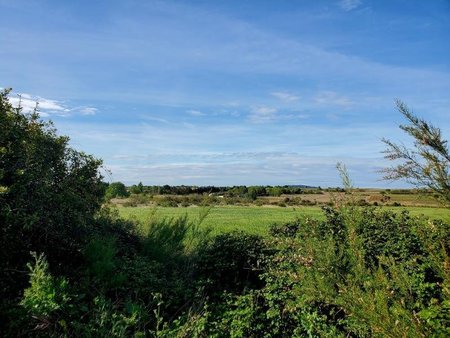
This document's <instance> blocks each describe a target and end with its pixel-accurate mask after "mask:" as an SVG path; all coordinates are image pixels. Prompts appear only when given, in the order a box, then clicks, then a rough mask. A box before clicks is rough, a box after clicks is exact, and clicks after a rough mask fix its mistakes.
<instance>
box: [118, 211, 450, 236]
mask: <svg viewBox="0 0 450 338" xmlns="http://www.w3.org/2000/svg"><path fill="white" fill-rule="evenodd" d="M383 208H385V209H390V210H393V211H395V212H401V211H402V210H408V211H409V212H410V214H411V215H412V216H425V217H429V218H432V219H443V220H445V221H450V212H449V210H448V209H445V208H438V207H407V208H405V207H383ZM202 209H204V208H202V207H196V206H194V207H188V208H179V207H148V206H141V207H119V208H118V210H119V213H120V215H121V216H122V217H124V218H126V219H136V220H138V221H140V222H145V221H148V220H149V219H151V218H164V217H168V218H174V217H180V216H183V215H187V217H188V219H189V220H191V221H194V222H195V221H196V220H198V217H199V214H200V212H201V210H202ZM302 217H311V218H319V219H323V218H324V216H323V212H322V210H321V208H320V207H319V206H298V207H284V208H283V207H276V206H272V207H267V206H262V207H257V206H213V207H210V208H209V212H208V215H207V217H206V218H205V219H204V221H203V222H202V226H204V227H210V228H211V229H212V233H213V234H217V233H222V232H230V231H233V230H242V231H245V232H248V233H251V234H260V235H264V234H267V230H268V228H269V226H270V225H272V224H274V223H283V222H289V221H293V220H295V219H296V218H302Z"/></svg>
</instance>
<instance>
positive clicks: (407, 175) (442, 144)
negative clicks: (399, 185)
mask: <svg viewBox="0 0 450 338" xmlns="http://www.w3.org/2000/svg"><path fill="white" fill-rule="evenodd" d="M396 104H397V109H398V110H399V111H400V113H402V114H403V116H404V117H405V118H406V119H407V121H408V124H407V125H400V129H402V130H403V131H404V132H406V133H407V134H408V135H410V136H411V137H412V138H413V139H414V147H412V148H408V147H407V146H405V145H403V144H396V143H393V142H391V141H390V140H387V139H383V142H384V143H385V144H386V145H387V149H386V150H385V151H384V153H385V154H386V155H385V158H387V159H389V160H392V161H395V162H397V163H398V164H396V165H394V166H392V167H390V168H387V169H384V170H383V172H384V179H387V180H399V179H403V180H406V181H407V182H408V183H411V184H413V185H415V186H417V187H422V188H423V187H426V188H428V189H431V190H432V191H434V192H435V194H436V196H437V197H438V198H439V199H440V200H441V201H443V202H444V203H445V204H447V205H448V204H450V154H449V150H448V148H447V141H446V140H444V139H442V135H441V130H440V129H439V128H437V127H435V126H433V125H431V124H430V123H428V122H426V121H424V120H422V119H420V118H418V117H417V116H415V115H414V114H413V113H412V111H411V110H410V109H409V108H408V107H407V106H406V105H405V104H404V103H403V102H402V101H400V100H397V101H396Z"/></svg>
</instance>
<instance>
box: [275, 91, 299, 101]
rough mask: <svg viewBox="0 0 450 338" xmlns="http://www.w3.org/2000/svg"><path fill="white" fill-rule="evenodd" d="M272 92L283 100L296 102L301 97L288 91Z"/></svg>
mask: <svg viewBox="0 0 450 338" xmlns="http://www.w3.org/2000/svg"><path fill="white" fill-rule="evenodd" d="M270 94H271V95H272V96H274V97H276V98H277V99H279V100H281V101H283V102H294V101H298V100H299V99H300V96H297V95H294V94H291V93H288V92H272V93H270Z"/></svg>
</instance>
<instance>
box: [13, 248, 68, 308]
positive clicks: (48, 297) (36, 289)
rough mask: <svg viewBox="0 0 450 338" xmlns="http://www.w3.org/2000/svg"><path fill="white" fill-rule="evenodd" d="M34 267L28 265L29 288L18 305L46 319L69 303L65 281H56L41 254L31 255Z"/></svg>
mask: <svg viewBox="0 0 450 338" xmlns="http://www.w3.org/2000/svg"><path fill="white" fill-rule="evenodd" d="M33 257H34V259H35V262H34V265H32V264H28V268H29V270H30V286H29V287H28V288H27V289H25V291H24V294H23V299H22V301H21V302H20V304H21V305H22V306H23V307H24V308H25V309H27V310H28V311H29V312H30V313H31V314H33V315H34V316H37V317H47V316H49V315H51V314H52V313H53V312H55V311H57V310H60V309H61V308H63V307H64V306H65V304H66V303H67V302H68V301H69V299H70V298H69V296H68V295H67V281H66V280H65V279H62V278H61V279H56V278H54V277H53V276H52V275H51V274H50V273H49V271H48V263H47V261H46V259H45V257H44V255H43V254H41V255H39V256H38V255H37V254H36V253H33Z"/></svg>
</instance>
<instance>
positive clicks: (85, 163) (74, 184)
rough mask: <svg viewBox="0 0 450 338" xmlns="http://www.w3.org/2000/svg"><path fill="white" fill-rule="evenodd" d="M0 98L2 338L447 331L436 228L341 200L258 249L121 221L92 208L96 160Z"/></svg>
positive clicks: (445, 279)
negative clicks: (24, 337)
mask: <svg viewBox="0 0 450 338" xmlns="http://www.w3.org/2000/svg"><path fill="white" fill-rule="evenodd" d="M0 100H1V101H0V123H1V125H0V128H1V130H0V131H1V133H0V208H1V209H0V222H1V234H2V236H1V238H0V241H1V242H0V247H1V257H0V258H1V260H0V264H1V271H2V274H1V279H0V281H1V284H0V288H1V306H0V315H1V318H0V323H1V327H0V332H1V333H2V335H4V336H14V337H16V336H30V335H31V336H45V337H47V336H83V337H84V336H86V337H91V336H92V337H111V336H113V337H122V336H154V337H210V336H211V337H229V336H230V337H295V336H297V337H303V336H307V337H321V336H324V337H326V336H328V337H340V336H341V337H377V336H379V337H425V336H434V337H446V336H448V335H449V334H450V284H449V281H450V275H449V273H450V260H449V250H450V228H449V225H448V224H445V223H444V222H442V221H432V220H428V219H421V218H416V217H411V216H410V215H409V214H408V213H407V212H404V213H401V214H396V213H393V212H390V211H383V210H380V209H376V208H373V207H367V206H357V205H356V204H357V203H355V201H354V200H353V198H352V194H351V193H349V194H347V195H343V196H344V197H343V198H342V199H339V200H336V201H335V203H334V204H333V205H332V206H328V207H324V209H323V212H324V216H325V217H324V219H323V220H314V219H306V218H305V219H299V220H296V221H292V222H289V223H287V224H282V225H274V226H273V227H272V228H271V230H270V235H269V236H268V237H265V238H262V237H260V236H257V235H250V234H245V233H241V232H233V233H230V234H221V235H218V236H210V234H209V233H208V231H206V230H202V228H201V227H199V225H200V223H201V222H202V221H203V219H204V217H205V216H206V213H204V214H203V215H201V216H200V217H199V219H198V220H197V221H196V222H190V221H188V219H187V218H186V217H181V218H177V219H162V220H161V219H160V220H158V219H155V220H154V221H149V222H146V223H144V222H138V221H134V222H132V221H125V220H123V219H121V218H119V217H118V216H117V214H116V213H114V212H113V211H111V210H110V209H109V208H108V207H107V204H104V203H103V202H104V201H105V200H106V199H105V190H106V189H105V185H104V184H103V183H102V178H101V176H100V175H99V173H98V169H99V167H100V165H101V162H100V161H99V160H97V159H95V158H93V157H91V156H88V155H86V154H83V153H80V152H77V151H75V150H73V149H71V148H70V147H69V146H68V139H67V138H66V137H60V136H58V135H57V134H56V132H55V130H54V129H53V128H52V126H51V125H50V124H48V123H44V122H42V121H40V120H39V118H38V116H37V114H32V115H25V114H23V113H22V112H21V110H20V109H16V108H13V107H12V106H11V105H10V104H9V102H8V99H7V92H3V93H2V94H1V95H0ZM116 187H117V188H118V191H122V192H123V187H119V186H117V185H116ZM138 188H139V187H138ZM107 197H108V196H107ZM102 205H103V206H102Z"/></svg>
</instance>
